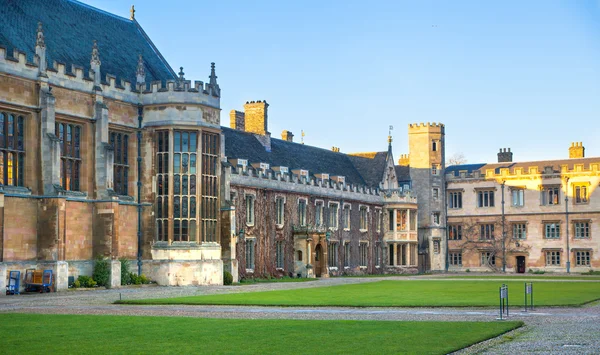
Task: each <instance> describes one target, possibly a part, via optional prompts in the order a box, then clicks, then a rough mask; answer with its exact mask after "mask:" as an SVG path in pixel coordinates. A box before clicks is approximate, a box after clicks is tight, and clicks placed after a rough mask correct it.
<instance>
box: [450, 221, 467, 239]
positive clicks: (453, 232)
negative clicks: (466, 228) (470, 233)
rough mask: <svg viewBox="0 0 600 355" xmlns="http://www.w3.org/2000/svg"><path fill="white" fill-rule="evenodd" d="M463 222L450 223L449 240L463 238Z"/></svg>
mask: <svg viewBox="0 0 600 355" xmlns="http://www.w3.org/2000/svg"><path fill="white" fill-rule="evenodd" d="M462 236H463V230H462V224H458V223H453V224H449V225H448V240H462Z"/></svg>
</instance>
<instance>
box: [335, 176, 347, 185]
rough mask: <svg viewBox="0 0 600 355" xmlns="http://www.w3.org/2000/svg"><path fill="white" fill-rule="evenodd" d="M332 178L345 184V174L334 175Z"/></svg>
mask: <svg viewBox="0 0 600 355" xmlns="http://www.w3.org/2000/svg"><path fill="white" fill-rule="evenodd" d="M331 180H334V181H336V182H338V183H340V184H344V183H345V182H346V178H345V177H344V176H332V177H331Z"/></svg>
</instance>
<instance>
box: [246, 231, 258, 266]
mask: <svg viewBox="0 0 600 355" xmlns="http://www.w3.org/2000/svg"><path fill="white" fill-rule="evenodd" d="M245 242H246V243H245V244H246V245H245V250H244V251H245V258H244V262H245V269H246V272H254V268H255V267H256V260H255V258H256V240H255V239H254V238H246V240H245Z"/></svg>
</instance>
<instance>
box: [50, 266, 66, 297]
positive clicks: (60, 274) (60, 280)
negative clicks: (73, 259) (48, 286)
mask: <svg viewBox="0 0 600 355" xmlns="http://www.w3.org/2000/svg"><path fill="white" fill-rule="evenodd" d="M53 276H54V281H53V282H54V291H55V292H60V291H66V290H68V289H69V263H67V262H66V261H57V262H56V264H55V266H54V275H53Z"/></svg>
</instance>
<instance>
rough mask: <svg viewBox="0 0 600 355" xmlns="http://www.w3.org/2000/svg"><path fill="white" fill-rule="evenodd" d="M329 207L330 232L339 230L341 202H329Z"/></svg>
mask: <svg viewBox="0 0 600 355" xmlns="http://www.w3.org/2000/svg"><path fill="white" fill-rule="evenodd" d="M327 207H328V208H329V211H328V212H329V213H328V214H329V216H328V218H327V221H328V228H329V229H330V230H338V228H339V226H340V217H339V209H340V203H339V202H331V201H330V202H329V204H328V205H327Z"/></svg>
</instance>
